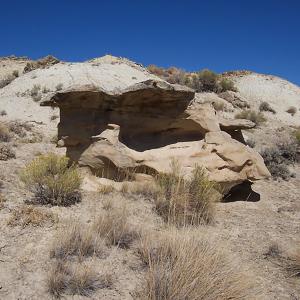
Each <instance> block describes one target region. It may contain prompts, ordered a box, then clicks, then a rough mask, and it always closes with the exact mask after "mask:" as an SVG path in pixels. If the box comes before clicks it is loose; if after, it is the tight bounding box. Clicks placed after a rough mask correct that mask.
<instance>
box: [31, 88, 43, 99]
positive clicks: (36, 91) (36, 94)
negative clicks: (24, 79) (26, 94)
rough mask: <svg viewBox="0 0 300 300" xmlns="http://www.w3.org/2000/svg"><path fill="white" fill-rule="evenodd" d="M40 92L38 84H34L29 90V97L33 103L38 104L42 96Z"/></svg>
mask: <svg viewBox="0 0 300 300" xmlns="http://www.w3.org/2000/svg"><path fill="white" fill-rule="evenodd" d="M40 90H41V86H40V85H39V84H38V85H37V84H35V85H34V86H33V88H32V89H31V91H30V96H31V97H32V99H33V100H34V101H35V102H38V101H40V100H41V99H42V95H41V93H40Z"/></svg>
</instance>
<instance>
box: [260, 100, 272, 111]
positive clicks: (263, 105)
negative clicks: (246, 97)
mask: <svg viewBox="0 0 300 300" xmlns="http://www.w3.org/2000/svg"><path fill="white" fill-rule="evenodd" d="M259 110H260V111H269V112H271V113H273V114H276V111H275V110H274V109H273V108H272V107H271V106H270V104H269V103H268V102H266V101H264V102H262V103H261V104H260V105H259Z"/></svg>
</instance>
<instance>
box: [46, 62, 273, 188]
mask: <svg viewBox="0 0 300 300" xmlns="http://www.w3.org/2000/svg"><path fill="white" fill-rule="evenodd" d="M120 67H122V64H120ZM149 78H150V79H148V80H144V81H141V82H138V83H133V84H129V83H130V81H128V80H127V82H126V83H127V84H124V82H122V83H120V82H118V81H116V83H115V87H114V82H110V85H105V82H104V83H103V84H102V85H100V86H95V85H75V86H73V87H69V88H68V89H65V90H62V91H57V92H54V93H52V94H50V95H48V97H47V98H46V99H45V100H44V101H43V102H42V104H41V105H43V106H52V107H59V108H60V123H59V127H58V137H59V143H58V144H59V145H60V146H65V147H67V155H68V156H69V157H70V158H71V159H72V160H73V161H76V162H78V164H79V166H82V167H88V168H89V169H90V170H91V171H92V172H93V173H94V174H96V175H98V176H101V177H107V178H111V179H114V180H122V179H123V178H124V177H125V176H128V174H129V176H130V174H136V173H144V174H149V175H155V174H157V173H158V172H169V171H170V165H171V162H172V160H174V159H175V160H178V162H179V164H180V165H181V167H182V170H183V172H184V174H185V175H186V176H188V175H189V174H190V172H191V170H192V169H193V167H194V166H195V165H196V164H198V165H201V166H203V167H205V168H206V169H207V171H208V173H209V175H210V177H211V179H212V180H215V181H217V182H219V183H220V184H221V185H222V187H223V189H224V193H226V192H228V191H229V190H230V189H231V188H232V187H233V186H236V185H238V184H241V183H243V182H245V181H255V180H258V179H262V178H265V177H268V176H269V172H268V170H267V169H266V167H265V165H264V162H263V159H262V158H261V156H260V155H259V154H258V153H256V152H255V151H254V150H253V149H251V148H249V147H247V146H245V145H244V144H242V143H241V142H239V141H237V140H236V139H234V138H232V136H233V134H232V133H233V132H234V131H238V130H239V131H240V129H243V128H250V127H252V125H253V124H250V123H251V122H250V123H249V122H247V121H240V120H233V121H229V120H227V121H226V120H218V118H217V116H216V113H215V110H214V109H213V107H212V105H211V104H209V103H199V102H197V101H195V100H194V96H195V95H194V91H193V90H191V89H189V88H187V87H183V86H180V85H172V84H169V83H167V82H165V81H162V80H160V79H153V77H149ZM120 86H122V88H120ZM221 129H222V130H221ZM226 131H227V132H228V133H227V132H226ZM233 137H234V136H233Z"/></svg>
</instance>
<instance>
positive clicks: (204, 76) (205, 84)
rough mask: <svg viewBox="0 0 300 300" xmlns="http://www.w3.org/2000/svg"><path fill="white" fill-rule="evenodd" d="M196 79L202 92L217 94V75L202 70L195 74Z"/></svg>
mask: <svg viewBox="0 0 300 300" xmlns="http://www.w3.org/2000/svg"><path fill="white" fill-rule="evenodd" d="M197 76H198V79H199V81H200V82H201V85H202V89H201V90H202V91H209V92H217V91H218V74H216V73H215V72H213V71H210V70H208V69H204V70H202V71H200V72H198V73H197Z"/></svg>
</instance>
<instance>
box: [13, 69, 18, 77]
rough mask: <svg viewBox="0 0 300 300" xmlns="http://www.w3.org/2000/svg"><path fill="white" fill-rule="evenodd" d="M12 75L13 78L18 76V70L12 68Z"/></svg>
mask: <svg viewBox="0 0 300 300" xmlns="http://www.w3.org/2000/svg"><path fill="white" fill-rule="evenodd" d="M12 75H13V76H14V77H15V78H17V77H19V71H18V70H14V71H13V72H12Z"/></svg>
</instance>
